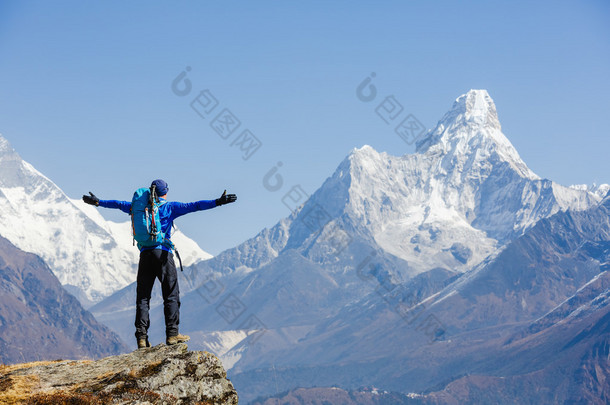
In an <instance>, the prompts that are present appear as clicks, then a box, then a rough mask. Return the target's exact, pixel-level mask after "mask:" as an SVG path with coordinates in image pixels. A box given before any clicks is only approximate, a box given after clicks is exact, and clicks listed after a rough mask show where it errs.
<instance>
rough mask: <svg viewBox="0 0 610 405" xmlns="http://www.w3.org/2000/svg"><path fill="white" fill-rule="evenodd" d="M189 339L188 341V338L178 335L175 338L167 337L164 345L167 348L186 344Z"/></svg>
mask: <svg viewBox="0 0 610 405" xmlns="http://www.w3.org/2000/svg"><path fill="white" fill-rule="evenodd" d="M189 339H190V337H188V336H186V335H180V334H178V335H176V336H168V337H167V340H166V341H165V343H166V344H167V345H168V346H171V345H175V344H178V343H183V342H188V341H189Z"/></svg>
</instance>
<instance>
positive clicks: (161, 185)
mask: <svg viewBox="0 0 610 405" xmlns="http://www.w3.org/2000/svg"><path fill="white" fill-rule="evenodd" d="M150 186H151V187H152V186H155V188H156V189H157V195H158V196H162V195H165V194H167V192H168V191H169V186H168V185H167V183H166V182H165V181H163V180H161V179H157V180H155V181H153V182H152V184H151V185H150Z"/></svg>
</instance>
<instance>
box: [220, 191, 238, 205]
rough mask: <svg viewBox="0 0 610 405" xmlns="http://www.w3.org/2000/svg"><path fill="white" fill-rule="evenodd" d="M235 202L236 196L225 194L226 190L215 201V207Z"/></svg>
mask: <svg viewBox="0 0 610 405" xmlns="http://www.w3.org/2000/svg"><path fill="white" fill-rule="evenodd" d="M235 200H237V196H236V195H235V194H227V190H225V192H224V193H222V195H221V196H220V198H217V199H216V206H219V205H224V204H229V203H232V202H235Z"/></svg>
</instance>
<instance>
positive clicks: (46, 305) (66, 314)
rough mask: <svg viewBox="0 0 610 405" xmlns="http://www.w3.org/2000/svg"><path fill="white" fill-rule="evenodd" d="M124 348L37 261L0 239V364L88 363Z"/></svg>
mask: <svg viewBox="0 0 610 405" xmlns="http://www.w3.org/2000/svg"><path fill="white" fill-rule="evenodd" d="M127 350H128V348H127V347H126V346H125V344H124V343H123V342H122V341H121V339H120V338H119V337H118V336H117V335H116V334H115V333H114V332H112V331H111V330H110V329H108V328H107V327H105V326H104V325H102V324H100V323H99V322H97V321H96V320H95V318H94V317H93V315H91V313H90V312H89V311H86V310H85V309H84V308H83V307H82V306H81V304H80V303H79V302H78V300H77V299H76V298H74V296H72V295H70V294H68V293H67V292H66V291H65V290H64V289H63V287H62V286H61V284H60V283H59V280H58V279H57V277H55V275H53V273H52V272H51V270H50V269H49V267H48V266H47V265H46V264H45V263H44V261H43V260H42V259H41V258H40V257H38V256H36V255H34V254H31V253H26V252H24V251H22V250H19V249H17V248H16V247H15V246H14V245H12V244H11V243H10V242H9V241H8V240H6V239H4V238H2V237H0V363H5V364H11V363H17V362H29V361H37V360H54V359H60V358H64V359H65V358H72V359H91V358H100V357H104V356H110V355H114V354H119V353H124V352H126V351H127Z"/></svg>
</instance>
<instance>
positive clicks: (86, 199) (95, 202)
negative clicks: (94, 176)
mask: <svg viewBox="0 0 610 405" xmlns="http://www.w3.org/2000/svg"><path fill="white" fill-rule="evenodd" d="M89 194H91V196H88V195H84V196H83V201H84V202H86V203H87V204H90V205H95V206H96V207H98V206H99V205H100V199H99V198H97V197H96V196H95V194H93V193H92V192H91V191H89Z"/></svg>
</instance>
